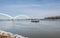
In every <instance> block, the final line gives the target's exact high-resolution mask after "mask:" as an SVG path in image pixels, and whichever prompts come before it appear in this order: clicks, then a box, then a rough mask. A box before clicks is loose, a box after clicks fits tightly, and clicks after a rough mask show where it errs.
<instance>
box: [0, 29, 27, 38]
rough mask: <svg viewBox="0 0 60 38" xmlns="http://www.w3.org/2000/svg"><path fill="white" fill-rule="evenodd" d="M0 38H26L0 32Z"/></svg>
mask: <svg viewBox="0 0 60 38" xmlns="http://www.w3.org/2000/svg"><path fill="white" fill-rule="evenodd" d="M0 38H28V37H24V36H22V35H18V34H13V33H10V32H5V31H2V30H0Z"/></svg>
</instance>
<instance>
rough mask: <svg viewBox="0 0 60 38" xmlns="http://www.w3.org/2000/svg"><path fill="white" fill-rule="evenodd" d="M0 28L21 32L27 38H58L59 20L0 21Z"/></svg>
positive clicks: (59, 31) (59, 32)
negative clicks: (35, 21)
mask: <svg viewBox="0 0 60 38" xmlns="http://www.w3.org/2000/svg"><path fill="white" fill-rule="evenodd" d="M0 26H1V27H0V29H2V30H5V31H9V32H12V33H15V34H16V33H17V34H21V35H24V36H27V37H29V38H59V37H60V36H59V35H60V21H40V23H32V22H30V21H19V22H18V21H13V22H12V21H3V22H0Z"/></svg>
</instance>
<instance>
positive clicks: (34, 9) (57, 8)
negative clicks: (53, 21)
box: [0, 0, 60, 18]
mask: <svg viewBox="0 0 60 38" xmlns="http://www.w3.org/2000/svg"><path fill="white" fill-rule="evenodd" d="M0 13H6V14H9V15H11V16H17V15H27V16H30V17H39V18H43V17H47V16H58V15H60V0H0Z"/></svg>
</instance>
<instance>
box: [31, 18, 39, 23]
mask: <svg viewBox="0 0 60 38" xmlns="http://www.w3.org/2000/svg"><path fill="white" fill-rule="evenodd" d="M31 22H36V23H37V22H39V20H38V19H32V20H31Z"/></svg>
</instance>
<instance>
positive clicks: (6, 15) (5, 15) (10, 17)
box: [0, 13, 13, 19]
mask: <svg viewBox="0 0 60 38" xmlns="http://www.w3.org/2000/svg"><path fill="white" fill-rule="evenodd" d="M0 15H1V16H0V17H1V18H2V17H3V16H4V17H8V18H9V19H12V18H13V17H12V16H10V15H8V14H4V13H0Z"/></svg>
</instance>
